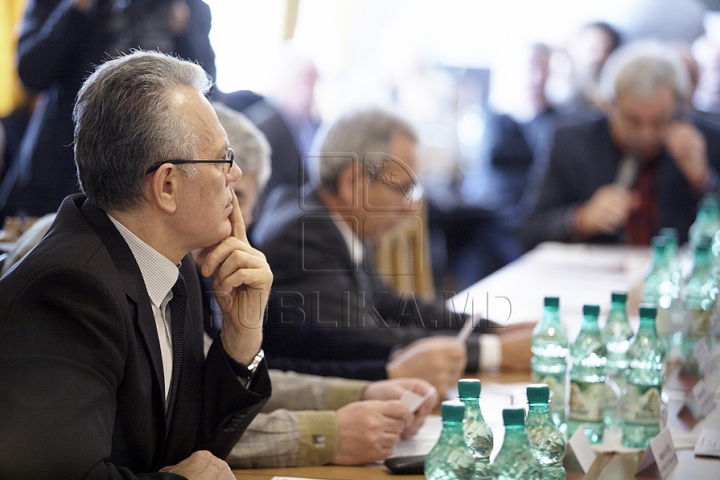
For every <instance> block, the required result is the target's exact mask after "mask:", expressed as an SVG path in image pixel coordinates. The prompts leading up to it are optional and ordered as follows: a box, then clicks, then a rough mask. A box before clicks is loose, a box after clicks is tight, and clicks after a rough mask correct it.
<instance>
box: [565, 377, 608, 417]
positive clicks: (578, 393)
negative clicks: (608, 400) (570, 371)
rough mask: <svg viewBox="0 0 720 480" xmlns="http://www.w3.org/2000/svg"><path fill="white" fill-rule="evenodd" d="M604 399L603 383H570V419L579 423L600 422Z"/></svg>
mask: <svg viewBox="0 0 720 480" xmlns="http://www.w3.org/2000/svg"><path fill="white" fill-rule="evenodd" d="M605 397H606V395H605V384H604V383H594V382H578V381H572V382H570V412H569V413H570V415H569V416H570V419H571V420H575V421H581V422H601V421H602V419H603V409H604V408H605V401H604V400H605Z"/></svg>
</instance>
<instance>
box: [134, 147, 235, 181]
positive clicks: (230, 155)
mask: <svg viewBox="0 0 720 480" xmlns="http://www.w3.org/2000/svg"><path fill="white" fill-rule="evenodd" d="M234 162H235V150H233V149H232V148H228V149H227V151H226V152H225V158H221V159H219V160H165V161H163V162H158V163H156V164H155V165H153V166H152V167H150V168H148V169H147V171H146V172H145V175H150V174H151V173H153V172H154V171H155V170H157V169H158V168H160V167H162V166H163V165H165V164H166V163H171V164H173V165H188V164H191V163H227V166H228V169H227V173H230V171H231V170H232V167H233V163H234Z"/></svg>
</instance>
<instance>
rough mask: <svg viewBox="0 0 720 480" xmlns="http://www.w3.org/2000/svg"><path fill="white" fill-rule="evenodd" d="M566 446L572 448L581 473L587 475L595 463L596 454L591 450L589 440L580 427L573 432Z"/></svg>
mask: <svg viewBox="0 0 720 480" xmlns="http://www.w3.org/2000/svg"><path fill="white" fill-rule="evenodd" d="M568 445H570V448H572V451H573V453H574V454H575V458H577V461H578V463H579V464H580V468H582V471H583V473H587V472H588V470H590V467H592V464H593V463H594V462H595V459H596V458H597V454H596V453H595V451H594V450H593V448H592V445H590V440H589V439H588V437H587V435H585V429H584V428H583V426H582V425H580V426H579V427H578V429H577V430H575V433H574V434H573V436H572V437H570V441H568Z"/></svg>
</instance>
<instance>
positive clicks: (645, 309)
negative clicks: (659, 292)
mask: <svg viewBox="0 0 720 480" xmlns="http://www.w3.org/2000/svg"><path fill="white" fill-rule="evenodd" d="M638 315H639V316H640V318H643V317H644V318H652V319H655V316H656V315H657V308H655V307H654V306H652V305H648V304H642V305H640V308H639V311H638Z"/></svg>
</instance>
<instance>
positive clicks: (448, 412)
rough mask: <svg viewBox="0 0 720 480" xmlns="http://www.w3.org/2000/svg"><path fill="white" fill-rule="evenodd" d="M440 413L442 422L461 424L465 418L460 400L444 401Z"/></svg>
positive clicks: (463, 406) (463, 407)
mask: <svg viewBox="0 0 720 480" xmlns="http://www.w3.org/2000/svg"><path fill="white" fill-rule="evenodd" d="M440 411H441V414H442V419H443V420H449V421H451V422H462V421H463V419H464V418H465V404H464V403H463V402H461V401H460V400H445V401H444V402H442V406H441V407H440Z"/></svg>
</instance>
